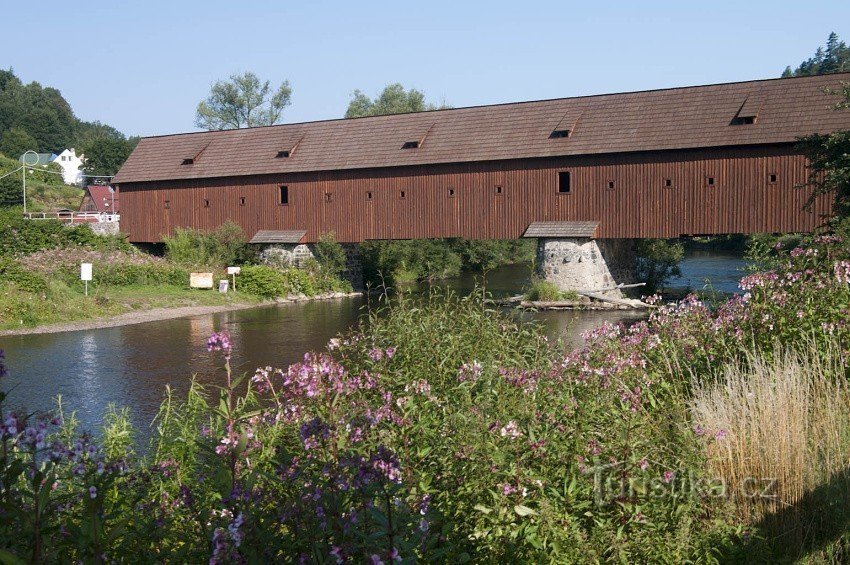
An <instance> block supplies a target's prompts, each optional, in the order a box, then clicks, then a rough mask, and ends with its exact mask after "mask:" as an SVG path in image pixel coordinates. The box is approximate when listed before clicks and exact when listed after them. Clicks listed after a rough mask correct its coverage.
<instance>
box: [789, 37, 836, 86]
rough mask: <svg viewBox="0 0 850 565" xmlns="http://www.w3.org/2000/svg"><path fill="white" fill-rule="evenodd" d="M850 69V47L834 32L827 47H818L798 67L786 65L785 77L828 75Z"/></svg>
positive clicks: (828, 40) (827, 42)
mask: <svg viewBox="0 0 850 565" xmlns="http://www.w3.org/2000/svg"><path fill="white" fill-rule="evenodd" d="M846 71H850V47H847V45H846V44H845V43H844V42H843V41H840V40H839V39H838V34H836V33H835V32H832V33H830V34H829V38H828V39H827V40H826V47H825V48H824V47H818V48H817V51H815V55H814V57H811V58H809V59H806V60H805V61H803V62H802V63H800V66H799V67H797V68H796V69H793V70H792V69H791V67H786V69H785V72H783V73H782V76H783V77H799V76H809V75H826V74H830V73H841V72H846Z"/></svg>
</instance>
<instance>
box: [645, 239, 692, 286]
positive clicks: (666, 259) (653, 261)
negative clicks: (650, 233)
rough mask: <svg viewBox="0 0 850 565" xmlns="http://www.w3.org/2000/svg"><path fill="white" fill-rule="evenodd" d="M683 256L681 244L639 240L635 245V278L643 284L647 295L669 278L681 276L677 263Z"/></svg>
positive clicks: (661, 240)
mask: <svg viewBox="0 0 850 565" xmlns="http://www.w3.org/2000/svg"><path fill="white" fill-rule="evenodd" d="M684 256H685V247H684V245H682V243H681V242H678V241H675V240H669V241H668V240H666V239H641V240H639V241H638V244H637V277H638V280H640V281H642V282H645V283H646V287H645V289H644V291H645V292H647V293H648V294H652V293H654V292H655V291H656V290H658V289H659V288H660V287H661V286H662V285H663V284H664V283H665V282H667V280H669V279H670V278H671V277H678V276H681V274H682V271H681V270H680V269H679V263H680V262H681V261H682V258H683V257H684Z"/></svg>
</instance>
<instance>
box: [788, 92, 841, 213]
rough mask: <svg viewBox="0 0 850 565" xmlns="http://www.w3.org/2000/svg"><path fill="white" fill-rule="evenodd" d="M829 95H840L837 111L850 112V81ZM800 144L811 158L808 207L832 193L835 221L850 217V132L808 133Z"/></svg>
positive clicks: (836, 105)
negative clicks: (810, 193)
mask: <svg viewBox="0 0 850 565" xmlns="http://www.w3.org/2000/svg"><path fill="white" fill-rule="evenodd" d="M829 94H832V95H835V96H840V98H841V100H840V101H839V102H838V103H836V104H835V110H836V111H839V112H841V111H844V112H846V111H850V83H843V88H842V89H841V90H840V91H829ZM798 147H799V148H800V149H801V150H802V151H803V152H804V153H805V154H806V156H807V157H808V158H809V177H808V179H807V182H806V186H808V187H810V188H811V189H812V196H811V197H810V198H809V201H808V202H807V203H806V207H807V208H811V206H812V204H813V203H814V201H815V199H816V198H818V197H819V196H823V195H831V196H832V198H833V209H832V212H833V214H834V215H835V218H836V221H839V222H841V221H842V220H845V219H846V218H848V217H850V131H837V132H834V133H830V134H813V135H809V136H806V137H804V138H802V139H801V140H800V143H799V145H798Z"/></svg>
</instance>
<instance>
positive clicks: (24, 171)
mask: <svg viewBox="0 0 850 565" xmlns="http://www.w3.org/2000/svg"><path fill="white" fill-rule="evenodd" d="M26 160H27V158H26V154H24V164H23V166H22V167H21V184H22V185H23V187H24V216H26V215H27V163H26Z"/></svg>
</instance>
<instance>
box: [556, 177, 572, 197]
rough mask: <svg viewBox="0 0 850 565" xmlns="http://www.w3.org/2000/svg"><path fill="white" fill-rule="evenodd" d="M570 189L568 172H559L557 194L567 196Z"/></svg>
mask: <svg viewBox="0 0 850 565" xmlns="http://www.w3.org/2000/svg"><path fill="white" fill-rule="evenodd" d="M570 188H571V186H570V172H569V171H560V172H559V173H558V192H559V193H560V194H569V193H570Z"/></svg>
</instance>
